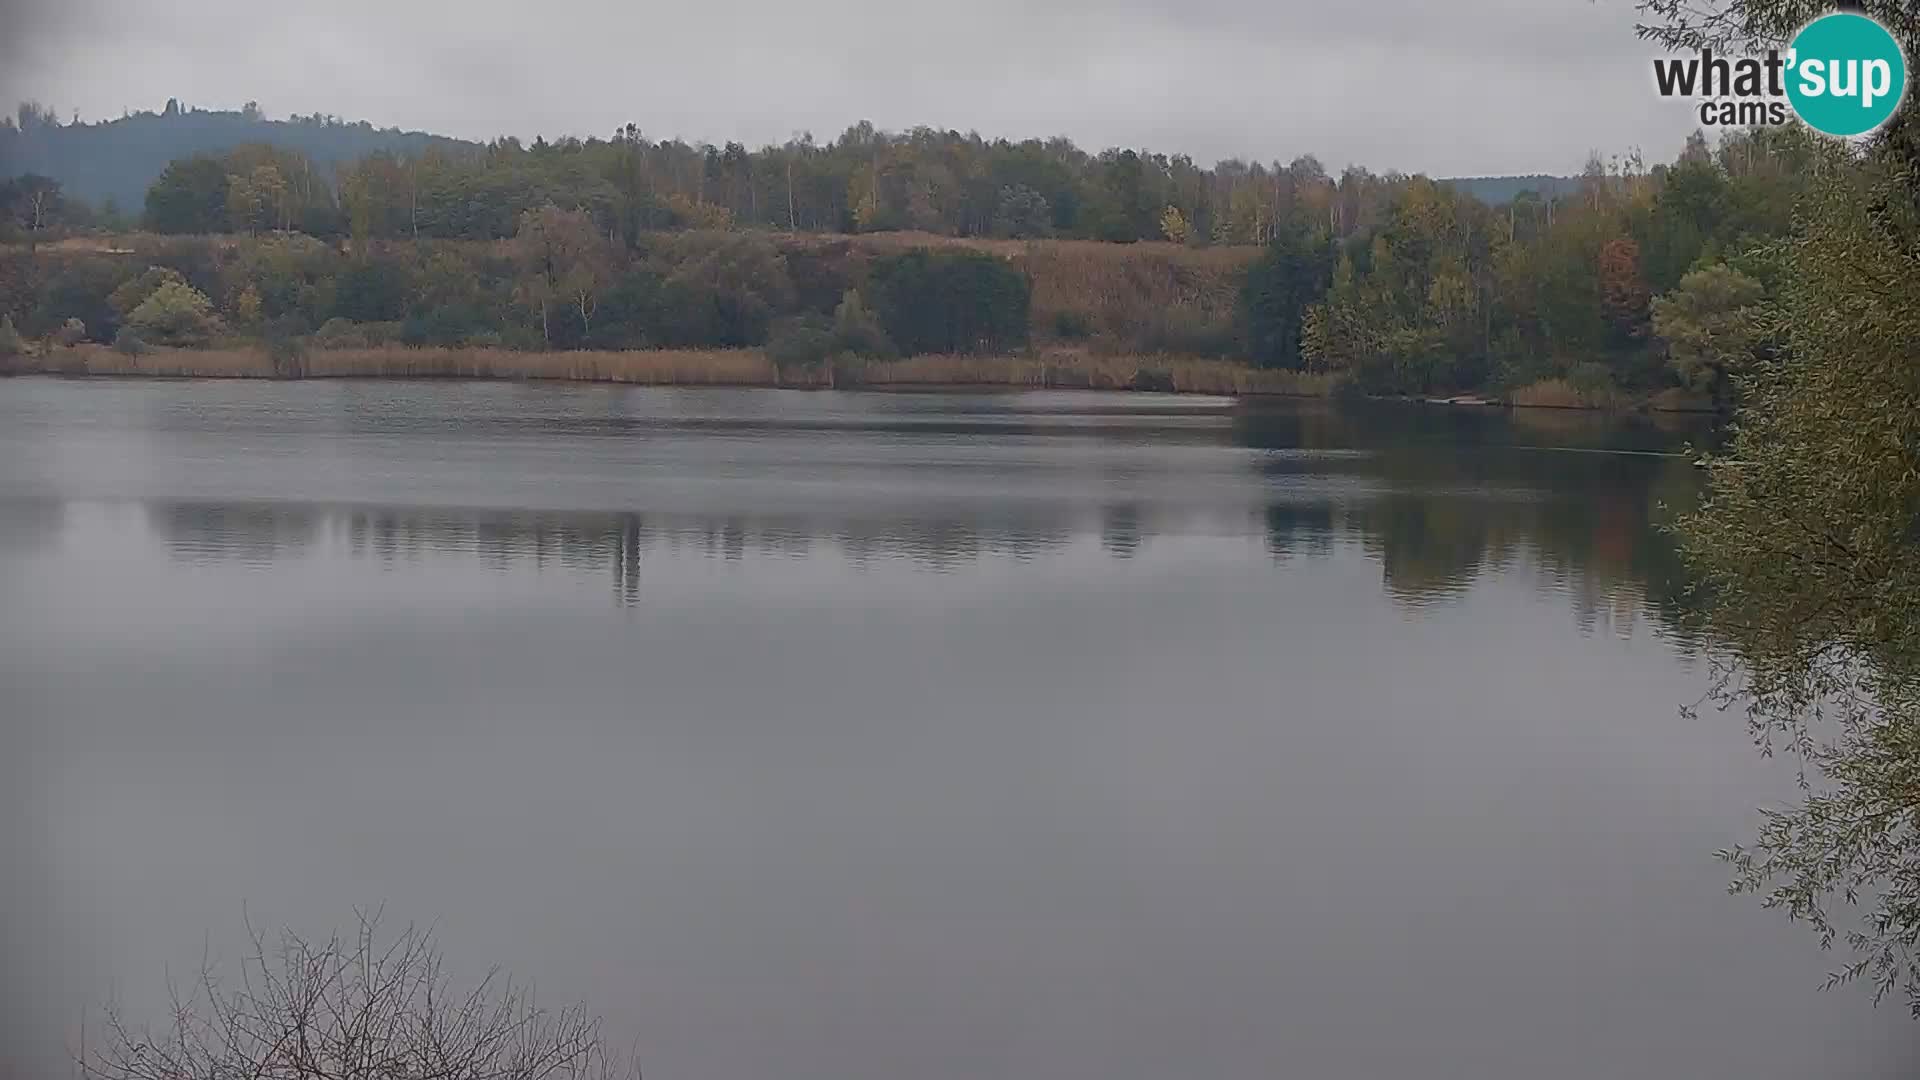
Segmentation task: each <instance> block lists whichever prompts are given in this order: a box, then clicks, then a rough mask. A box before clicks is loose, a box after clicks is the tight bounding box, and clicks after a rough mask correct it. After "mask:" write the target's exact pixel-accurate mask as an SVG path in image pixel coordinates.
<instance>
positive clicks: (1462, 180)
mask: <svg viewBox="0 0 1920 1080" xmlns="http://www.w3.org/2000/svg"><path fill="white" fill-rule="evenodd" d="M1440 182H1441V183H1443V184H1445V185H1447V186H1448V187H1450V188H1452V189H1454V190H1455V191H1458V192H1460V193H1461V194H1462V195H1471V196H1473V197H1474V198H1476V199H1479V200H1480V201H1481V202H1483V203H1486V204H1487V205H1488V206H1505V205H1506V204H1508V203H1510V202H1512V201H1513V200H1514V199H1516V198H1518V197H1519V196H1520V195H1521V194H1522V193H1524V192H1529V191H1531V192H1533V193H1534V194H1536V195H1538V196H1540V197H1541V198H1543V199H1557V198H1559V197H1560V196H1562V195H1571V194H1573V193H1574V192H1577V191H1579V190H1580V178H1579V177H1577V176H1545V175H1540V174H1535V175H1532V176H1456V177H1452V178H1450V179H1446V180H1442V181H1440Z"/></svg>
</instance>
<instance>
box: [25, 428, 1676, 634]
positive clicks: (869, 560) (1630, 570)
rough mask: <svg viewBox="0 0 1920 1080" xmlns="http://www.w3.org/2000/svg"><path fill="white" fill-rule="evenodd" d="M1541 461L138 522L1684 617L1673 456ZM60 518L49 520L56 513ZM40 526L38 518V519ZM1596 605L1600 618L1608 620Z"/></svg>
mask: <svg viewBox="0 0 1920 1080" xmlns="http://www.w3.org/2000/svg"><path fill="white" fill-rule="evenodd" d="M1542 460H1543V458H1542V457H1540V456H1537V455H1535V456H1530V455H1512V456H1510V457H1509V458H1508V459H1507V462H1506V464H1504V465H1489V464H1488V463H1486V462H1481V463H1477V464H1476V463H1468V462H1463V461H1459V460H1454V461H1452V462H1445V461H1436V460H1435V455H1431V454H1427V455H1414V454H1396V453H1383V454H1380V455H1377V456H1374V457H1372V458H1370V459H1368V465H1369V467H1370V468H1371V469H1373V470H1374V471H1373V473H1372V474H1371V475H1372V478H1373V479H1374V480H1376V481H1378V483H1377V485H1376V486H1377V489H1378V491H1379V492H1380V493H1379V494H1377V495H1374V496H1372V497H1360V498H1305V499H1303V498H1298V497H1287V498H1281V499H1273V500H1271V501H1268V502H1266V503H1264V504H1263V505H1256V506H1254V507H1250V508H1249V510H1251V513H1248V514H1246V515H1244V517H1242V518H1241V519H1240V520H1237V521H1236V520H1235V519H1234V518H1233V517H1232V516H1231V515H1225V514H1221V513H1218V512H1217V511H1218V508H1207V509H1206V510H1203V511H1194V510H1192V509H1190V508H1169V507H1166V506H1156V505H1153V504H1152V503H1150V502H1143V501H1140V500H1126V501H1116V502H1110V503H1104V504H1098V505H1095V506H1091V507H1077V506H1060V507H1047V506H1045V505H1027V506H1022V507H1017V508H1002V509H1001V511H1000V512H999V513H997V514H991V515H988V514H981V515H971V516H968V515H961V514H954V513H948V514H928V513H925V512H912V511H910V510H902V511H899V512H896V513H894V514H870V515H867V514H863V515H831V514H826V513H819V514H753V513H744V512H743V513H732V514H689V513H640V512H627V511H621V512H586V511H562V510H554V511H535V510H514V511H508V510H489V509H458V508H435V507H391V506H323V505H314V504H307V503H274V502H257V503H232V502H201V501H195V502H149V503H147V504H146V514H147V521H148V525H149V527H150V528H151V530H152V531H153V533H154V535H155V536H156V537H158V538H159V540H160V541H161V542H162V543H163V544H164V545H165V548H166V550H167V551H168V552H169V553H170V555H171V556H172V557H173V558H174V559H176V560H179V561H181V562H186V563H200V564H218V563H233V564H239V565H244V566H251V567H261V566H266V565H269V564H271V563H274V562H277V561H289V560H297V559H303V558H328V557H342V558H348V559H355V560H370V561H374V562H378V563H381V564H386V565H389V566H391V565H396V564H404V563H418V562H422V561H425V560H428V559H434V558H454V559H461V558H464V559H468V560H471V561H472V562H473V563H475V564H476V565H478V566H481V567H484V568H488V569H491V570H495V571H502V572H505V571H512V570H520V569H525V570H531V571H535V572H538V571H541V570H545V569H554V570H558V571H563V572H572V573H579V574H597V575H603V576H604V577H605V578H606V579H607V580H608V581H610V582H611V586H612V590H613V593H614V596H615V598H616V599H618V600H619V601H620V602H622V603H632V602H634V601H635V600H636V599H637V598H638V597H639V594H640V582H641V580H642V577H643V573H642V569H643V564H644V562H645V561H646V560H647V559H648V558H650V557H652V556H653V555H655V554H663V555H671V556H688V555H691V556H696V557H705V558H710V559H714V560H718V561H721V562H739V561H740V560H742V559H744V558H747V557H748V556H753V557H757V558H777V559H798V558H807V557H810V556H813V555H816V554H821V553H828V554H831V555H834V556H836V557H839V558H842V559H844V560H846V561H847V562H849V563H850V564H852V565H854V566H868V565H872V564H875V563H883V562H884V563H899V564H903V565H906V566H910V567H913V568H915V569H919V570H923V571H927V572H933V573H951V572H955V571H959V570H962V569H965V568H967V567H969V566H972V565H975V564H977V563H980V562H981V561H983V560H993V559H1004V560H1011V561H1016V562H1028V561H1033V560H1036V559H1042V558H1045V557H1048V556H1050V555H1061V554H1063V553H1065V552H1066V551H1067V550H1068V549H1069V548H1073V547H1075V541H1076V539H1077V538H1079V537H1083V536H1084V537H1088V538H1090V540H1091V541H1093V545H1092V548H1091V549H1090V550H1097V551H1099V552H1102V553H1104V555H1105V556H1107V557H1109V558H1112V559H1116V560H1125V559H1131V558H1133V557H1134V556H1135V555H1136V554H1137V553H1139V552H1140V551H1141V550H1142V549H1143V548H1144V547H1146V546H1147V545H1149V544H1150V542H1151V541H1152V540H1153V539H1154V538H1156V537H1160V536H1190V535H1196V534H1199V535H1208V536H1214V537H1234V536H1244V537H1246V538H1248V539H1250V540H1255V541H1257V542H1258V543H1259V544H1260V545H1261V546H1262V547H1263V548H1264V550H1265V551H1266V552H1267V553H1268V554H1269V555H1270V556H1271V559H1272V560H1273V562H1274V563H1275V564H1276V565H1295V566H1298V565H1309V564H1312V563H1315V562H1321V561H1325V560H1329V559H1331V558H1333V557H1334V555H1335V553H1336V552H1337V551H1338V550H1340V549H1342V548H1343V547H1351V548H1354V549H1356V550H1358V551H1360V552H1363V553H1364V554H1365V555H1366V556H1367V557H1369V558H1370V559H1372V560H1373V561H1374V562H1375V563H1377V565H1378V567H1379V573H1380V581H1381V585H1382V588H1383V589H1384V591H1385V592H1386V594H1387V595H1388V596H1390V597H1392V598H1393V599H1394V600H1395V601H1396V602H1398V603H1399V604H1401V605H1403V606H1404V607H1406V608H1408V609H1410V610H1417V609H1420V608H1423V607H1426V606H1429V605H1433V604H1439V603H1445V602H1447V601H1449V600H1450V599H1453V598H1456V597H1458V596H1459V595H1460V594H1462V593H1463V592H1465V591H1466V590H1468V589H1470V588H1472V587H1473V586H1474V584H1475V583H1476V582H1478V581H1479V580H1481V579H1482V578H1483V577H1485V576H1487V575H1489V574H1499V573H1504V572H1508V571H1510V570H1513V569H1514V568H1515V567H1516V566H1526V567H1530V568H1531V570H1532V572H1533V573H1535V575H1536V576H1537V578H1538V581H1539V588H1540V589H1541V591H1543V592H1544V591H1551V592H1558V593H1564V594H1565V595H1566V596H1567V597H1569V599H1570V601H1571V603H1572V606H1573V607H1574V609H1575V612H1576V615H1577V617H1578V618H1579V620H1580V622H1581V625H1582V626H1583V627H1585V628H1588V629H1592V628H1594V627H1597V626H1599V625H1601V624H1602V623H1608V624H1613V625H1619V626H1631V625H1632V623H1633V620H1634V618H1635V616H1636V614H1637V613H1640V612H1642V611H1643V610H1644V611H1645V612H1646V613H1647V614H1649V615H1651V616H1652V617H1653V618H1654V619H1656V620H1657V621H1658V622H1659V624H1660V625H1661V626H1663V627H1668V628H1680V627H1682V626H1683V625H1684V622H1685V614H1686V608H1685V594H1684V578H1683V573H1682V569H1681V567H1680V565H1679V562H1678V560H1677V558H1676V556H1675V553H1674V550H1673V545H1672V543H1671V540H1670V539H1669V538H1668V537H1667V536H1666V535H1664V533H1663V532H1662V531H1661V528H1660V526H1661V525H1662V523H1664V522H1665V521H1666V520H1667V519H1668V518H1669V517H1670V516H1671V513H1672V507H1674V506H1675V505H1685V503H1686V502H1687V501H1689V500H1691V499H1692V498H1693V497H1694V490H1695V484H1696V483H1697V479H1696V478H1695V477H1694V476H1692V475H1690V472H1691V470H1690V469H1688V468H1687V466H1686V465H1685V463H1684V462H1683V461H1679V460H1676V459H1644V460H1642V459H1632V460H1629V461H1628V462H1627V463H1626V464H1625V465H1624V466H1623V465H1621V464H1620V463H1619V462H1618V461H1615V462H1614V463H1612V469H1613V472H1612V473H1611V475H1610V477H1609V479H1610V483H1609V484H1607V485H1601V484H1599V483H1596V482H1592V480H1593V478H1589V480H1588V481H1587V482H1579V481H1575V482H1574V483H1573V484H1571V485H1570V486H1571V488H1572V490H1574V491H1576V492H1578V496H1577V497H1560V496H1559V495H1558V494H1556V493H1555V492H1553V491H1551V490H1545V489H1543V488H1542V487H1537V486H1535V487H1530V486H1529V485H1530V484H1536V483H1538V478H1536V477H1532V476H1530V475H1528V473H1529V469H1530V468H1532V467H1534V466H1536V465H1537V464H1538V463H1540V462H1541V461H1542ZM52 520H53V522H54V523H55V527H57V523H58V520H59V519H58V518H57V517H55V518H53V519H52ZM43 527H44V526H43ZM1603 613H1604V614H1606V615H1607V618H1604V619H1603V618H1602V617H1601V616H1602V615H1603Z"/></svg>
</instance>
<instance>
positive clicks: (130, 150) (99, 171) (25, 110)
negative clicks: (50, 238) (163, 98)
mask: <svg viewBox="0 0 1920 1080" xmlns="http://www.w3.org/2000/svg"><path fill="white" fill-rule="evenodd" d="M247 143H266V144H268V145H271V146H275V147H279V148H281V149H285V150H296V151H299V152H300V153H301V154H303V155H305V156H306V157H307V158H308V159H309V160H310V161H312V162H313V163H314V165H316V166H318V167H319V168H321V169H323V170H325V171H326V173H327V174H328V175H329V177H330V176H331V174H332V172H333V167H334V166H335V165H336V164H339V163H343V162H349V161H354V160H357V159H359V158H363V157H365V156H367V155H368V154H371V153H374V152H376V151H380V150H388V151H393V152H396V153H399V154H403V155H407V156H415V155H418V154H421V153H424V152H426V151H427V150H428V149H429V148H439V149H442V150H450V149H454V148H469V149H477V146H476V145H475V144H473V143H469V142H464V141H462V140H459V139H452V138H448V137H446V136H444V135H429V134H427V133H426V132H421V131H401V130H400V129H398V128H384V129H382V128H375V127H374V126H373V125H372V124H369V123H367V122H366V121H364V120H362V121H360V122H358V123H348V122H345V121H342V120H340V119H339V118H337V117H330V116H321V115H318V114H316V115H314V116H295V117H292V118H290V119H287V120H268V119H267V118H266V117H265V116H263V115H262V114H261V113H260V110H259V109H258V108H257V107H252V106H250V107H248V108H246V109H242V110H240V111H237V112H232V111H214V110H207V109H194V108H184V109H183V108H181V107H180V105H179V104H178V103H176V102H173V101H169V102H167V106H166V108H165V109H163V110H162V111H160V112H157V113H156V112H137V113H133V114H130V115H128V116H123V117H121V118H120V119H118V120H105V121H100V122H97V123H68V124H61V123H58V122H57V120H56V118H55V117H54V116H52V115H51V114H49V113H47V112H44V111H42V110H39V109H36V108H35V107H33V106H31V105H23V106H21V107H20V110H19V118H18V121H17V123H15V124H4V123H0V177H7V176H16V175H19V174H21V173H39V174H41V175H43V176H50V177H52V178H54V179H55V180H58V181H60V184H61V186H62V187H63V188H64V189H65V192H66V194H67V195H69V196H77V197H79V198H82V199H85V200H87V201H88V202H90V203H93V204H94V205H96V206H98V205H100V204H102V203H104V202H105V201H106V200H108V199H112V200H114V202H116V203H117V204H119V207H120V209H122V210H123V211H126V212H128V213H133V214H137V213H138V212H139V210H140V206H141V203H142V201H143V200H144V199H145V198H146V194H147V188H148V187H149V186H151V185H152V183H153V181H154V179H155V178H156V177H158V176H159V175H160V173H161V170H163V169H165V168H166V167H167V163H168V162H170V161H173V160H174V159H176V158H183V157H191V156H192V155H194V154H200V153H216V154H217V153H224V152H225V151H228V150H231V149H233V148H235V147H237V146H242V145H244V144H247Z"/></svg>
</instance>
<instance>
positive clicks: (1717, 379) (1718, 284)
mask: <svg viewBox="0 0 1920 1080" xmlns="http://www.w3.org/2000/svg"><path fill="white" fill-rule="evenodd" d="M1765 297H1766V289H1765V288H1763V287H1762V286H1761V284H1760V283H1759V282H1758V281H1755V280H1754V279H1752V278H1750V277H1748V276H1747V275H1745V274H1743V273H1741V272H1740V271H1738V270H1735V269H1733V268H1732V267H1730V266H1728V265H1726V264H1725V263H1716V264H1715V265H1713V266H1708V267H1703V268H1701V269H1699V270H1694V271H1692V272H1690V273H1688V274H1687V276H1685V277H1683V278H1681V279H1680V285H1679V287H1677V288H1675V289H1674V290H1673V291H1672V292H1670V293H1668V294H1666V295H1665V296H1662V297H1660V298H1659V299H1657V300H1655V301H1654V302H1653V331H1654V333H1656V334H1658V335H1659V336H1660V337H1661V339H1662V340H1664V341H1665V342H1666V343H1667V361H1668V363H1670V364H1672V365H1673V371H1674V374H1675V375H1677V376H1679V378H1680V383H1681V385H1683V386H1685V387H1687V388H1688V389H1690V390H1694V391H1697V392H1699V393H1703V394H1710V395H1712V397H1713V399H1714V401H1715V402H1717V403H1721V404H1724V403H1726V402H1727V400H1728V397H1729V394H1730V392H1731V389H1732V385H1733V379H1734V377H1735V376H1736V375H1738V374H1739V373H1740V372H1741V371H1743V370H1744V369H1746V368H1747V367H1748V366H1749V365H1750V364H1751V363H1752V361H1753V359H1754V356H1755V353H1756V350H1758V349H1759V348H1760V347H1761V346H1762V345H1763V344H1765V342H1766V341H1767V340H1768V336H1769V331H1768V327H1767V322H1768V319H1767V316H1766V314H1765V313H1764V312H1763V311H1762V309H1761V301H1762V300H1764V299H1765Z"/></svg>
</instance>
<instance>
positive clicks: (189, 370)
mask: <svg viewBox="0 0 1920 1080" xmlns="http://www.w3.org/2000/svg"><path fill="white" fill-rule="evenodd" d="M0 373H8V374H30V373H39V374H53V375H133V376H142V375H144V376H159V377H199V378H253V379H269V378H276V377H285V376H289V375H298V376H303V377H306V378H406V379H421V378H464V379H559V380H571V381H579V382H614V383H635V384H640V385H653V386H789V387H812V386H820V385H824V384H825V382H826V380H827V375H826V373H825V372H823V371H820V372H816V371H795V370H792V369H789V370H786V371H781V370H779V369H778V368H776V366H775V365H774V364H773V362H772V361H771V360H769V359H767V357H766V354H765V353H763V352H761V351H760V350H758V349H652V350H635V351H628V352H588V351H579V352H515V351H512V350H508V349H432V348H428V349H416V348H407V347H404V346H389V347H382V348H367V349H315V350H310V351H308V352H307V353H306V354H305V355H304V356H303V357H302V358H300V359H299V360H297V361H293V362H285V363H282V364H281V365H280V366H279V367H276V365H275V362H274V360H273V358H272V357H271V356H270V355H269V354H268V353H267V351H266V350H264V349H258V348H228V349H154V350H152V351H149V352H146V353H142V354H140V355H138V356H134V355H129V354H126V353H121V352H117V351H115V350H113V349H110V348H107V347H105V346H102V345H81V346H77V347H74V348H70V349H54V350H50V351H48V352H47V353H45V354H44V355H23V356H17V357H13V358H11V359H8V360H4V361H0ZM1332 382H1333V380H1332V379H1331V378H1330V377H1329V376H1325V375H1310V374H1306V373H1304V372H1297V371H1265V370H1260V369H1256V368H1251V367H1247V366H1246V365H1244V364H1237V363H1233V362H1230V361H1226V360H1202V359H1192V358H1183V357H1169V356H1140V355H1133V356H1120V355H1096V354H1093V353H1090V352H1088V351H1086V350H1083V349H1054V350H1048V351H1046V352H1043V353H1041V354H1040V355H1037V356H914V357H909V358H907V359H905V360H897V361H893V362H891V363H883V364H872V365H869V366H867V367H866V368H865V369H863V370H862V371H860V372H858V373H857V375H854V376H853V377H851V378H849V377H847V376H842V381H841V385H842V386H854V385H858V386H868V387H875V388H886V387H936V386H1004V387H1016V388H1017V387H1031V388H1056V389H1057V388H1084V389H1092V390H1129V389H1137V388H1144V389H1157V390H1172V391H1174V392H1177V393H1194V394H1220V395H1239V394H1284V395H1292V396H1298V397H1325V396H1327V394H1329V393H1330V392H1331V390H1332Z"/></svg>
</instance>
